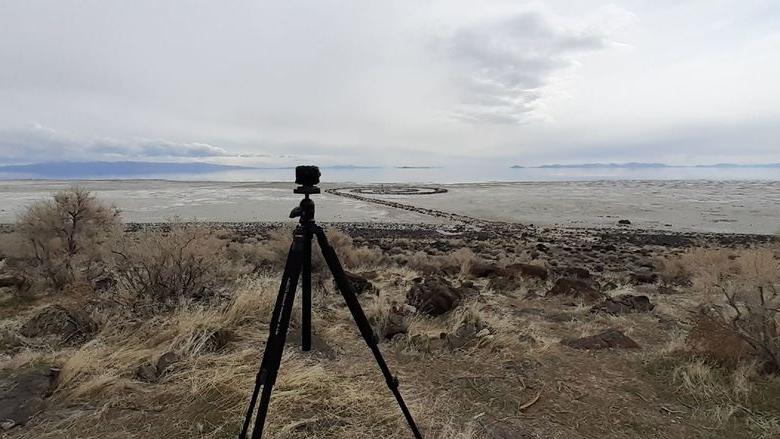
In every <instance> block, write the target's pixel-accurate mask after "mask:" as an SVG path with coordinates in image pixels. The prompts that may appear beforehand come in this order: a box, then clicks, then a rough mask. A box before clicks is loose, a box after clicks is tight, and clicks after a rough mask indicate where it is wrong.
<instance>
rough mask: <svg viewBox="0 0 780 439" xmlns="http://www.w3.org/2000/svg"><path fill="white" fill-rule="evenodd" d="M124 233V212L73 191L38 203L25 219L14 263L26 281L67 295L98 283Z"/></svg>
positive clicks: (86, 193) (18, 228)
mask: <svg viewBox="0 0 780 439" xmlns="http://www.w3.org/2000/svg"><path fill="white" fill-rule="evenodd" d="M121 230H122V224H121V221H120V217H119V210H117V209H116V208H115V207H113V206H108V205H106V204H104V203H102V202H100V201H99V200H98V199H96V198H95V197H94V196H93V195H92V194H91V193H90V192H89V191H87V190H85V189H83V188H79V187H73V188H71V189H68V190H64V191H60V192H57V193H56V194H54V196H53V197H52V199H50V200H44V201H39V202H36V203H33V204H32V205H31V206H30V207H28V208H27V210H26V211H25V212H24V213H22V214H21V215H19V217H18V219H17V221H16V227H15V235H16V241H17V243H16V249H15V250H16V251H15V252H14V253H15V254H13V255H12V259H14V260H15V262H16V265H17V267H18V268H19V269H20V270H21V271H22V272H23V273H24V274H25V276H26V277H28V278H32V279H33V280H37V279H42V280H44V281H45V282H46V283H48V284H49V285H50V286H53V287H55V288H57V289H61V288H62V287H64V286H65V285H68V284H70V283H73V282H74V281H83V280H86V281H91V280H94V278H95V277H97V276H98V275H99V274H100V273H99V268H100V265H101V264H100V262H101V261H102V260H103V259H104V257H105V255H106V254H107V253H108V249H109V247H110V244H111V243H112V242H113V241H114V240H115V239H116V238H117V237H118V236H119V234H120V233H121Z"/></svg>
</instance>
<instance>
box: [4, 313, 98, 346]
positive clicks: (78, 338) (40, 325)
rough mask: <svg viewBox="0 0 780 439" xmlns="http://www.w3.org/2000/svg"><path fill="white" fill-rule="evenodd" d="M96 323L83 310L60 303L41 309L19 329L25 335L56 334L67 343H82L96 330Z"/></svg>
mask: <svg viewBox="0 0 780 439" xmlns="http://www.w3.org/2000/svg"><path fill="white" fill-rule="evenodd" d="M97 329H98V327H97V323H95V321H94V320H92V318H91V317H90V316H89V314H87V313H86V312H84V311H81V310H69V309H67V308H65V307H63V306H60V305H51V306H48V307H46V308H44V309H42V310H41V311H40V312H39V313H38V314H36V315H35V316H34V317H33V318H32V319H30V320H29V321H27V323H25V324H24V325H22V328H21V329H20V330H19V333H21V334H22V335H23V336H25V337H42V336H46V335H56V336H59V337H61V338H62V340H63V341H65V342H69V343H83V342H84V341H86V340H88V339H89V338H91V337H92V336H93V335H94V334H95V333H96V332H97Z"/></svg>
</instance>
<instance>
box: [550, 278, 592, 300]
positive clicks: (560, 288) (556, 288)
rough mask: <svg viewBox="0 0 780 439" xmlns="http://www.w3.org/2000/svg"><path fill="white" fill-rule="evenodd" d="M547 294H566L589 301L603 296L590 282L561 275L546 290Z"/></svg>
mask: <svg viewBox="0 0 780 439" xmlns="http://www.w3.org/2000/svg"><path fill="white" fill-rule="evenodd" d="M547 296H553V297H554V296H566V297H571V298H574V299H580V300H582V301H584V302H591V303H592V302H596V301H598V300H600V299H602V298H603V297H604V295H603V294H602V293H600V292H598V291H597V290H596V289H595V288H593V287H592V286H591V284H590V283H588V282H585V281H583V280H580V279H572V278H568V277H562V278H560V279H558V280H557V281H555V285H553V287H552V288H551V289H550V291H548V292H547Z"/></svg>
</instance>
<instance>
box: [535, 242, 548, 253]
mask: <svg viewBox="0 0 780 439" xmlns="http://www.w3.org/2000/svg"><path fill="white" fill-rule="evenodd" d="M536 249H537V250H539V251H540V252H547V246H546V245H544V244H542V243H541V242H540V243H539V244H536Z"/></svg>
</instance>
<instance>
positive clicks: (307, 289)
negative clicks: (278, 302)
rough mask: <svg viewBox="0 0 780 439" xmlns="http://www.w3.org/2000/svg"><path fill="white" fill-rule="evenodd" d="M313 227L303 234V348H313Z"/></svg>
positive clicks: (306, 349) (305, 349)
mask: <svg viewBox="0 0 780 439" xmlns="http://www.w3.org/2000/svg"><path fill="white" fill-rule="evenodd" d="M312 238H313V236H312V231H311V227H306V229H305V231H304V235H303V268H302V271H301V350H303V351H304V352H306V351H309V350H311V241H312Z"/></svg>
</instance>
